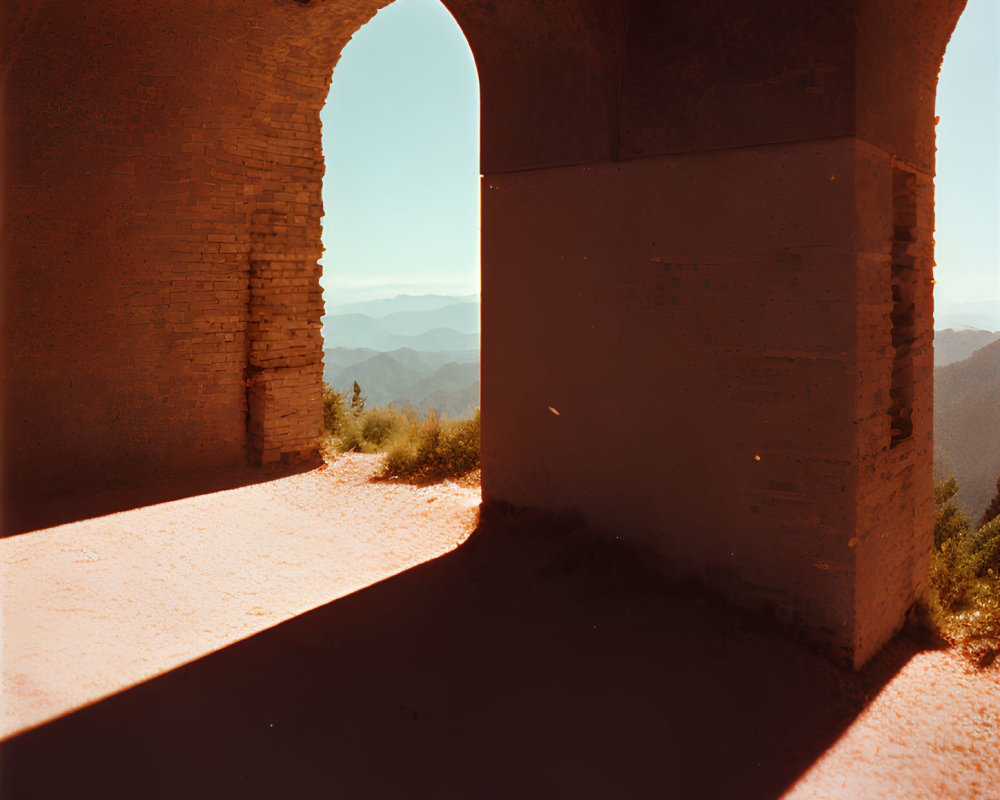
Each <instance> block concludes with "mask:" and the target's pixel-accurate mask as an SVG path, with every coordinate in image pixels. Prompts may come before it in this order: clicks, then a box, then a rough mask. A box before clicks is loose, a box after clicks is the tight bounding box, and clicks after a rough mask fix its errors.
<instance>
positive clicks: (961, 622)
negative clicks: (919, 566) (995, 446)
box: [928, 478, 1000, 666]
mask: <svg viewBox="0 0 1000 800" xmlns="http://www.w3.org/2000/svg"><path fill="white" fill-rule="evenodd" d="M957 493H958V484H957V483H956V482H955V479H954V478H949V479H948V480H946V481H943V482H941V483H939V484H938V485H937V486H936V487H935V489H934V504H935V509H934V512H935V520H934V556H933V558H932V560H931V569H930V593H929V594H930V596H929V599H928V606H929V610H930V614H931V620H932V622H933V623H934V624H935V626H936V627H937V628H938V631H939V632H940V633H941V635H942V636H943V637H944V638H945V639H946V640H947V641H948V642H950V643H951V644H953V645H955V646H956V647H958V648H959V649H960V650H962V651H963V652H964V653H966V655H968V656H969V657H971V658H972V659H973V660H974V661H975V662H976V663H978V664H980V665H982V666H986V665H988V664H990V663H992V661H993V660H994V659H995V658H996V656H997V653H998V652H1000V516H994V517H993V518H992V519H990V520H987V519H986V518H985V516H984V518H983V520H982V524H981V525H980V527H979V528H978V529H975V528H973V527H972V526H971V524H970V522H969V518H968V517H967V516H966V515H965V514H964V513H963V512H962V511H961V510H960V509H959V508H958V507H957V505H956V504H955V495H956V494H957ZM990 507H991V508H998V507H1000V489H998V497H997V498H996V499H994V501H993V503H992V504H991V506H990Z"/></svg>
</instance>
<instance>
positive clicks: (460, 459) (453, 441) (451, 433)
mask: <svg viewBox="0 0 1000 800" xmlns="http://www.w3.org/2000/svg"><path fill="white" fill-rule="evenodd" d="M479 428H480V425H479V411H478V410H477V411H476V413H475V416H474V417H473V418H472V419H469V420H461V421H458V422H446V421H443V420H442V419H441V418H440V417H438V416H437V415H436V414H433V413H432V414H429V415H428V417H427V419H425V420H424V422H423V423H422V424H421V425H419V426H410V429H409V431H408V435H407V436H406V438H405V439H402V440H400V441H398V442H397V443H396V444H395V445H394V446H393V447H391V448H390V449H389V452H388V454H387V455H386V459H385V462H384V463H383V465H382V472H381V474H380V477H382V478H402V479H405V480H411V481H417V482H431V481H437V480H443V479H445V478H457V477H460V476H462V475H465V474H467V473H469V472H472V471H473V470H475V469H478V468H479Z"/></svg>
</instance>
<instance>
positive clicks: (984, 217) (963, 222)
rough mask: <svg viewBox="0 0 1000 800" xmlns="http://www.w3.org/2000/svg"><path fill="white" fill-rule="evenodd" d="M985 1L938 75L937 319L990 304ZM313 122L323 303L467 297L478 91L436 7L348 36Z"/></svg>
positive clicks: (991, 161)
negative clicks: (317, 132)
mask: <svg viewBox="0 0 1000 800" xmlns="http://www.w3.org/2000/svg"><path fill="white" fill-rule="evenodd" d="M998 6H1000V3H998V0H969V4H968V7H967V8H966V11H965V13H964V14H963V15H962V18H961V20H960V21H959V25H958V28H957V30H956V31H955V34H954V36H953V38H952V41H951V44H949V46H948V51H947V53H946V54H945V62H944V66H943V68H942V71H941V80H940V84H939V90H938V102H937V113H938V114H939V115H940V116H941V122H940V124H939V125H938V129H937V132H938V161H937V173H938V174H937V180H936V193H937V198H936V208H937V231H936V234H935V238H936V241H937V255H936V258H937V263H938V265H939V266H938V267H937V270H936V273H935V277H936V278H937V281H938V283H937V286H936V287H935V296H936V301H937V307H938V317H939V322H940V321H942V320H946V319H947V316H946V315H947V312H948V309H949V308H950V307H952V306H955V304H959V303H963V302H966V303H967V302H979V303H980V305H981V304H982V302H983V301H984V300H985V301H989V300H995V301H996V302H997V303H998V308H1000V266H998V265H1000V214H998V200H997V195H998V190H1000V157H998V152H1000V144H998V142H1000V123H998V120H1000V75H998V73H1000V67H998V63H1000V62H998V53H997V51H998V49H1000V13H998ZM322 120H323V136H324V143H323V149H324V153H325V154H326V160H327V174H326V179H325V182H324V186H323V201H324V205H325V208H326V218H325V219H324V221H323V224H324V231H323V242H324V245H325V246H326V254H325V256H324V281H323V282H324V286H325V288H326V291H325V299H326V302H327V304H328V305H331V304H334V303H338V302H347V301H351V300H360V299H368V298H371V297H382V296H387V295H392V294H395V293H398V292H411V293H427V292H442V293H472V292H477V291H478V290H479V182H478V176H479V154H478V148H479V85H478V79H477V77H476V71H475V64H474V61H473V58H472V53H471V52H470V50H469V46H468V43H467V42H466V41H465V37H464V36H463V35H462V32H461V30H460V29H459V27H458V25H457V24H456V23H455V21H454V19H453V18H452V17H451V15H450V14H449V13H448V11H447V10H446V9H445V8H444V6H443V5H441V3H440V2H439V0H396V2H394V3H392V4H391V5H389V6H388V7H386V8H385V9H383V10H382V11H380V12H379V13H378V14H377V15H376V17H375V19H373V20H372V21H371V22H369V23H368V24H367V25H365V26H364V27H362V28H361V30H359V31H358V32H357V33H356V34H355V36H354V39H353V40H352V41H351V42H350V43H349V44H348V45H347V47H345V48H344V52H343V54H342V56H341V60H340V62H339V63H338V65H337V67H336V69H335V70H334V75H333V86H332V89H331V92H330V98H329V100H328V101H327V105H326V107H325V108H324V110H323V114H322ZM997 316H998V318H1000V310H998V312H997ZM939 327H940V325H939ZM997 327H1000V322H998V325H997Z"/></svg>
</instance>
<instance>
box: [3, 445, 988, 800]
mask: <svg viewBox="0 0 1000 800" xmlns="http://www.w3.org/2000/svg"><path fill="white" fill-rule="evenodd" d="M375 465H376V459H375V458H374V457H365V456H352V457H346V458H343V459H340V460H338V461H337V462H336V463H335V464H334V465H332V466H328V467H326V468H323V469H319V470H314V471H312V472H307V473H303V474H299V475H294V476H290V477H284V478H279V479H275V480H272V481H268V482H265V483H259V484H255V485H251V486H245V487H242V488H238V489H232V490H227V491H222V492H216V493H213V494H205V495H201V496H196V497H189V498H187V499H184V500H179V501H174V502H169V503H162V504H160V505H154V506H148V507H145V508H138V509H136V510H134V511H128V512H124V513H120V514H114V515H109V516H105V517H100V518H95V519H90V520H86V521H82V522H77V523H73V524H68V525H61V526H58V527H53V528H48V529H45V530H39V531H35V532H33V533H28V534H23V535H20V536H14V537H11V538H8V539H6V540H3V541H0V565H2V569H3V574H2V579H3V583H2V585H3V597H2V601H3V623H4V627H3V664H2V666H3V704H4V706H3V712H4V728H3V731H4V735H5V736H8V737H9V738H7V739H6V740H5V741H3V742H2V743H0V766H2V767H3V769H2V770H0V796H3V798H4V800H8V798H29V797H39V798H50V797H69V796H72V797H76V798H89V797H94V798H98V797H99V798H102V800H103V799H104V798H133V797H144V798H160V797H162V798H175V797H195V798H201V797H205V798H208V797H213V798H214V797H241V798H256V797H261V798H264V797H316V796H328V795H335V796H338V797H346V798H382V797H386V798H389V797H401V796H406V797H414V798H423V797H428V798H431V797H433V798H452V797H454V798H477V800H478V798H505V799H506V798H511V797H523V798H552V797H573V798H608V797H621V798H645V797H676V798H684V800H687V798H726V800H732V799H733V798H739V800H754V799H755V798H760V800H775V798H779V797H783V798H787V799H788V800H813V799H815V800H865V799H866V798H873V799H874V798H878V799H879V800H882V799H883V798H892V799H893V800H922V799H923V798H928V799H930V798H934V799H935V800H937V799H938V798H945V799H948V798H951V799H954V800H971V799H980V800H997V798H1000V759H998V758H997V753H998V752H1000V663H998V664H994V665H993V667H991V668H990V669H989V670H986V671H977V670H976V669H974V668H972V667H971V666H970V665H968V664H967V663H966V662H964V661H963V660H962V659H961V657H959V656H958V655H957V654H955V653H953V652H950V651H946V650H933V649H927V648H926V646H925V643H922V642H921V641H918V640H916V639H912V638H907V637H905V636H903V637H900V638H898V639H897V640H895V641H894V642H892V643H890V644H889V645H888V646H887V647H886V648H885V649H884V650H883V652H882V653H880V654H879V655H878V656H877V657H876V658H875V659H874V660H873V662H872V664H870V665H869V666H868V667H866V669H865V670H864V671H862V672H860V673H855V672H852V671H850V670H847V669H844V668H842V667H838V666H835V665H833V664H832V663H831V662H829V661H828V660H827V659H826V658H825V657H824V656H822V655H821V654H818V653H816V652H814V651H813V650H811V649H810V648H808V647H804V646H803V645H802V644H800V643H796V642H794V641H792V640H789V639H787V638H785V637H784V636H783V635H781V634H779V633H778V632H776V631H774V630H772V629H770V628H768V627H766V626H765V625H763V624H758V623H757V622H755V621H754V620H753V619H752V618H750V617H747V616H746V615H741V614H739V613H736V612H733V611H732V610H731V609H727V607H725V606H723V605H721V604H719V603H718V602H717V601H716V600H715V599H713V598H712V597H711V596H708V595H706V594H704V593H700V592H698V591H694V590H689V589H684V588H682V587H671V586H669V585H667V584H665V583H664V582H663V581H662V579H661V578H659V577H657V576H655V575H651V574H650V573H649V572H648V570H646V569H645V568H644V566H643V565H642V564H636V563H635V561H634V560H633V557H632V556H631V555H629V553H627V552H624V551H617V550H615V549H614V547H615V546H614V545H610V546H609V545H607V544H603V543H599V544H595V543H594V540H593V539H592V538H588V535H587V534H586V533H585V532H578V531H576V530H574V529H572V528H571V529H570V530H568V531H556V530H553V529H552V528H551V527H550V526H549V525H548V524H547V523H545V524H540V523H539V522H538V521H537V520H532V518H531V517H530V515H529V516H528V517H524V516H523V515H522V516H519V515H518V514H506V515H504V514H500V515H499V516H498V515H496V514H494V515H493V516H490V515H487V516H486V517H484V518H481V519H479V520H478V522H477V517H479V515H478V504H479V500H480V498H479V492H478V490H476V489H472V488H467V487H462V486H457V485H454V484H444V485H439V486H432V487H424V488H417V487H410V486H404V485H395V484H378V483H370V482H368V477H369V476H370V475H371V474H372V472H373V471H374V469H375ZM470 534H471V536H470ZM466 540H468V541H466ZM460 543H461V544H462V546H461V547H458V546H457V545H459V544H460ZM390 576H391V577H390ZM365 587H366V588H365ZM359 590H360V591H359ZM333 601H335V602H333ZM310 609H312V610H310ZM304 612H305V613H304ZM154 676H157V677H155V678H154ZM151 678H152V679H151ZM129 687H131V688H129ZM125 689H128V691H123V690H125ZM102 698H103V699H102ZM97 700H101V702H95V701H97ZM88 704H89V705H88ZM81 706H84V707H83V708H80V707H81ZM74 709H77V710H76V711H75V713H67V712H69V711H71V710H74ZM60 715H61V716H60ZM56 717H59V718H56ZM53 765H58V767H59V768H58V769H54V768H53Z"/></svg>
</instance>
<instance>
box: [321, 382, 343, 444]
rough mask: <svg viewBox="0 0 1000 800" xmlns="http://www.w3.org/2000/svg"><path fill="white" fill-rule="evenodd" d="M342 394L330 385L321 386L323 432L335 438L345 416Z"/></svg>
mask: <svg viewBox="0 0 1000 800" xmlns="http://www.w3.org/2000/svg"><path fill="white" fill-rule="evenodd" d="M345 396H346V394H345V393H344V392H338V391H336V390H335V389H334V388H333V387H332V386H330V384H328V383H324V384H323V430H324V431H326V433H328V434H332V435H334V436H336V435H337V434H338V433H339V432H340V425H341V423H342V422H343V420H344V417H346V416H347V410H346V409H345V408H344V397H345Z"/></svg>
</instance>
